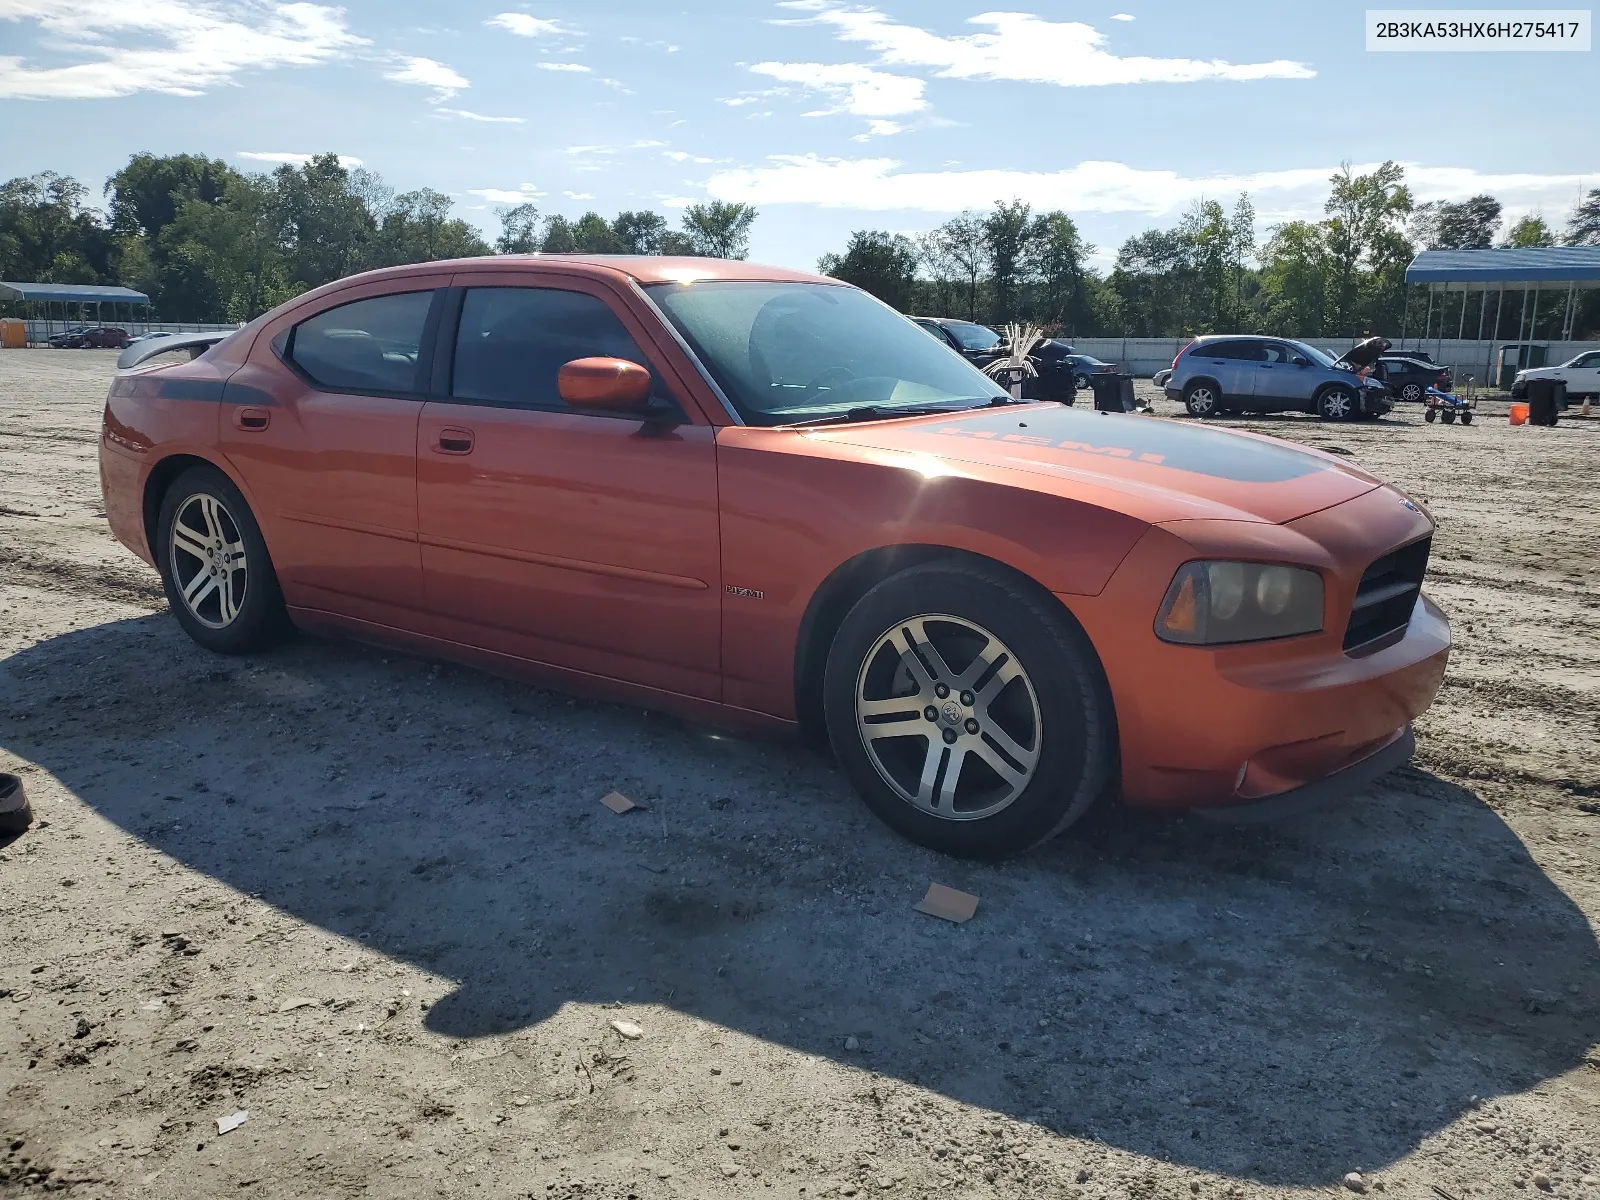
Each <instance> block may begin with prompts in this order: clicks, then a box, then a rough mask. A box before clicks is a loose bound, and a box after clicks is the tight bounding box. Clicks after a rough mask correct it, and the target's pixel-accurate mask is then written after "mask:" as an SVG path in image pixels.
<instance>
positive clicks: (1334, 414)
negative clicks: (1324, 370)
mask: <svg viewBox="0 0 1600 1200" xmlns="http://www.w3.org/2000/svg"><path fill="white" fill-rule="evenodd" d="M1359 410H1360V402H1359V401H1358V400H1357V399H1356V394H1355V391H1354V390H1353V389H1352V388H1348V387H1345V385H1344V384H1342V383H1336V384H1334V385H1333V386H1332V387H1330V388H1327V389H1325V390H1324V391H1323V392H1322V393H1321V394H1320V395H1318V396H1317V412H1318V413H1319V414H1320V415H1321V417H1322V419H1323V420H1324V421H1349V420H1351V419H1353V418H1354V417H1355V416H1356V414H1357V413H1358V412H1359Z"/></svg>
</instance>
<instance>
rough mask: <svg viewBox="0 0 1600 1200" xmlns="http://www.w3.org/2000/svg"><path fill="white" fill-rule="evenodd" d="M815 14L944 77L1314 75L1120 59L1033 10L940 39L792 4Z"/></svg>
mask: <svg viewBox="0 0 1600 1200" xmlns="http://www.w3.org/2000/svg"><path fill="white" fill-rule="evenodd" d="M789 7H793V8H799V9H801V10H802V11H810V12H815V13H816V15H815V16H814V17H809V18H806V19H805V22H804V23H808V24H812V23H815V24H824V25H831V26H833V28H834V30H835V31H836V34H837V36H838V37H839V38H840V40H842V41H847V42H860V43H862V44H864V45H867V46H870V47H871V48H872V49H873V50H875V51H877V53H878V63H879V65H887V66H902V67H929V68H933V69H934V73H935V74H936V75H939V76H941V77H943V78H946V79H1010V80H1019V81H1023V82H1030V83H1054V84H1059V85H1060V86H1062V87H1094V86H1099V85H1103V84H1113V83H1192V82H1194V81H1196V80H1201V79H1230V80H1250V79H1309V78H1311V77H1312V76H1313V75H1315V74H1316V72H1314V71H1313V70H1312V69H1311V68H1310V67H1308V66H1306V65H1305V64H1304V63H1300V62H1292V61H1289V60H1286V59H1278V60H1275V61H1273V62H1262V63H1230V62H1224V61H1222V60H1221V59H1211V60H1209V61H1207V60H1201V59H1192V58H1146V57H1129V58H1121V57H1118V56H1117V55H1115V54H1112V53H1111V52H1110V51H1108V50H1107V49H1106V48H1105V44H1106V36H1105V34H1103V33H1100V32H1099V31H1098V30H1096V29H1095V28H1094V27H1093V26H1092V25H1085V24H1084V23H1083V22H1081V21H1046V20H1043V19H1041V18H1040V17H1037V16H1034V15H1033V14H1032V13H1018V12H987V13H980V14H979V15H978V16H975V17H971V18H969V19H968V22H967V23H968V24H970V25H979V26H987V27H988V29H989V30H990V31H991V32H988V33H972V34H965V35H960V36H955V37H941V36H939V35H938V34H935V33H930V32H929V31H928V30H926V29H919V28H918V27H917V26H915V25H903V24H901V23H899V22H897V21H895V20H893V19H891V18H890V17H888V16H886V15H884V14H883V13H881V12H879V11H877V10H876V9H873V8H838V7H833V6H828V5H816V4H804V5H790V6H789Z"/></svg>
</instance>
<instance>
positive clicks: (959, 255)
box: [933, 212, 989, 321]
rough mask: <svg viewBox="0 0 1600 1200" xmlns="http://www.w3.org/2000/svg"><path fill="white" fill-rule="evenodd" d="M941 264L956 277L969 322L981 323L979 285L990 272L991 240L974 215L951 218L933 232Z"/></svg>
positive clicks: (977, 217) (979, 219)
mask: <svg viewBox="0 0 1600 1200" xmlns="http://www.w3.org/2000/svg"><path fill="white" fill-rule="evenodd" d="M933 242H934V245H935V247H936V248H937V249H936V254H937V256H938V261H939V262H940V263H941V264H943V266H944V267H945V269H946V270H948V271H949V272H950V274H951V276H952V277H953V279H954V281H955V284H956V287H957V288H958V289H959V300H960V303H961V305H962V306H963V307H964V308H965V309H966V317H967V320H969V321H976V320H977V319H978V295H979V284H980V282H981V281H982V280H983V278H984V276H985V275H986V274H987V273H988V270H989V239H988V235H987V234H986V233H985V232H984V228H983V218H982V217H980V216H979V215H978V214H977V213H974V212H964V213H962V214H961V215H960V216H958V217H951V218H950V219H949V220H948V221H946V222H945V223H944V224H943V225H941V226H939V227H938V228H937V229H935V230H934V231H933Z"/></svg>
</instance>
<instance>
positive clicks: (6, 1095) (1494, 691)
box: [0, 351, 1600, 1200]
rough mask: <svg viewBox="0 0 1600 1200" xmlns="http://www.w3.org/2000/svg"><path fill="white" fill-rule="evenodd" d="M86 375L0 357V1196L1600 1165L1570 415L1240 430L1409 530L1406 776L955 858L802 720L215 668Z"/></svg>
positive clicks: (420, 669)
mask: <svg viewBox="0 0 1600 1200" xmlns="http://www.w3.org/2000/svg"><path fill="white" fill-rule="evenodd" d="M113 358H114V356H113V355H112V354H111V353H109V352H105V353H102V352H95V351H85V352H50V351H4V352H0V768H3V769H5V770H11V771H20V772H21V773H22V775H23V778H24V779H25V781H26V785H27V788H28V791H29V794H30V795H31V796H32V797H33V802H34V806H35V809H36V811H37V813H38V816H39V817H40V818H41V819H40V820H39V821H38V823H37V824H36V825H35V826H34V828H33V829H31V830H30V831H29V832H28V833H26V834H24V835H22V836H21V837H19V838H16V839H15V840H13V841H11V842H10V843H9V844H5V845H0V1136H3V1140H0V1195H5V1196H11V1195H33V1194H36V1193H39V1192H44V1191H47V1190H50V1189H52V1188H53V1189H57V1190H60V1191H65V1192H67V1193H68V1194H70V1195H73V1196H104V1197H112V1196H115V1197H145V1196H148V1197H174V1198H180V1200H188V1198H200V1197H218V1196H234V1195H238V1196H254V1197H284V1198H289V1197H295V1198H300V1197H323V1196H356V1195H363V1196H373V1197H414V1196H425V1195H437V1196H452V1197H454V1196H463V1197H466V1196H470V1197H478V1196H487V1197H515V1196H534V1197H615V1198H617V1200H622V1198H624V1197H637V1198H640V1200H643V1198H645V1197H650V1198H655V1197H663V1198H667V1197H706V1196H709V1197H721V1196H769V1195H770V1196H778V1197H787V1198H789V1200H812V1198H814V1197H819V1196H858V1195H859V1196H863V1197H865V1196H871V1195H876V1194H878V1193H879V1192H880V1191H881V1192H887V1193H889V1194H890V1195H891V1196H900V1195H904V1196H913V1197H940V1198H943V1197H950V1196H954V1197H974V1198H977V1197H997V1196H1006V1197H1010V1196H1018V1197H1022V1196H1026V1197H1052V1198H1054V1197H1080V1196H1081V1197H1108V1198H1109V1197H1180V1196H1181V1197H1187V1196H1194V1195H1199V1196H1205V1197H1219V1196H1232V1197H1261V1196H1285V1195H1304V1194H1323V1195H1326V1194H1334V1193H1338V1194H1346V1189H1347V1188H1351V1189H1353V1190H1361V1189H1365V1190H1366V1191H1367V1192H1368V1193H1369V1194H1370V1193H1377V1192H1382V1193H1384V1194H1387V1195H1391V1196H1402V1197H1412V1196H1415V1197H1424V1198H1426V1200H1435V1197H1454V1198H1458V1200H1459V1198H1462V1197H1466V1196H1480V1197H1503V1196H1512V1195H1517V1194H1524V1195H1532V1194H1534V1193H1535V1192H1536V1191H1537V1190H1539V1189H1546V1190H1549V1191H1552V1192H1554V1193H1555V1194H1557V1195H1568V1196H1592V1197H1600V1180H1597V1176H1600V1049H1597V1046H1596V1043H1597V1041H1600V986H1597V979H1600V974H1597V967H1600V953H1597V944H1596V928H1595V921H1596V916H1597V914H1600V853H1597V847H1596V842H1597V840H1600V838H1597V837H1596V834H1597V831H1600V802H1597V798H1600V752H1597V750H1596V748H1595V741H1594V738H1595V736H1596V732H1597V709H1596V708H1592V707H1591V703H1592V702H1593V701H1594V700H1595V699H1596V696H1597V693H1600V636H1597V634H1596V631H1595V629H1594V627H1593V625H1594V622H1595V620H1596V613H1595V606H1594V603H1593V601H1592V599H1591V596H1592V595H1593V594H1594V585H1595V584H1596V583H1600V551H1597V549H1596V547H1597V546H1600V538H1597V535H1600V505H1597V501H1596V498H1595V494H1594V490H1593V481H1594V478H1595V476H1594V469H1593V464H1594V461H1595V458H1596V454H1597V451H1600V438H1597V434H1600V421H1594V422H1589V423H1583V422H1577V421H1573V422H1569V423H1563V424H1562V425H1561V426H1559V427H1557V428H1555V429H1512V428H1509V427H1508V425H1507V424H1506V421H1505V418H1504V415H1503V414H1504V408H1503V406H1499V407H1495V408H1493V409H1492V411H1491V409H1490V408H1488V407H1486V409H1485V410H1484V412H1483V414H1482V420H1481V422H1480V423H1479V424H1478V425H1475V426H1474V427H1472V428H1470V429H1463V428H1461V427H1459V426H1457V427H1444V426H1438V425H1425V424H1423V422H1422V420H1421V417H1420V413H1419V412H1417V411H1416V410H1415V409H1410V410H1407V411H1404V412H1401V413H1399V414H1397V415H1396V416H1394V417H1392V418H1390V419H1387V420H1384V421H1382V422H1378V423H1374V424H1357V425H1347V426H1329V425H1325V424H1322V423H1320V422H1318V421H1316V420H1313V419H1309V418H1301V417H1295V416H1287V417H1280V418H1264V419H1258V420H1254V421H1251V422H1249V424H1250V425H1251V426H1252V427H1254V428H1259V429H1265V430H1268V431H1270V432H1272V433H1275V434H1278V435H1280V436H1283V437H1288V438H1293V439H1296V440H1299V441H1303V442H1307V443H1311V444H1315V445H1319V446H1322V447H1323V448H1325V449H1332V450H1334V451H1335V452H1341V453H1350V454H1351V455H1353V456H1354V458H1356V459H1357V460H1359V461H1360V462H1362V463H1363V464H1364V465H1366V466H1368V467H1370V468H1372V469H1373V470H1375V471H1377V472H1378V473H1379V474H1380V475H1383V476H1386V477H1388V478H1392V479H1394V480H1396V481H1397V482H1398V483H1400V484H1401V485H1403V486H1405V487H1407V488H1408V489H1410V490H1412V491H1413V492H1414V493H1415V494H1417V495H1418V496H1419V497H1421V498H1422V499H1424V500H1425V501H1426V502H1427V503H1428V504H1429V505H1430V506H1431V507H1432V509H1433V511H1434V513H1435V515H1436V516H1437V517H1438V519H1439V522H1440V530H1439V535H1438V538H1437V540H1436V545H1437V551H1436V557H1435V565H1434V569H1433V572H1432V577H1433V581H1432V584H1431V586H1430V591H1431V593H1432V594H1433V595H1434V596H1435V598H1436V599H1437V600H1438V601H1439V602H1440V603H1441V604H1442V605H1443V606H1444V607H1445V608H1446V609H1447V610H1448V611H1449V612H1450V614H1451V616H1452V618H1453V620H1454V622H1455V629H1456V633H1457V636H1458V650H1457V652H1456V655H1455V657H1454V659H1453V660H1452V663H1451V669H1450V674H1449V676H1448V678H1447V680H1446V683H1445V689H1444V692H1443V694H1442V696H1441V698H1440V702H1439V703H1438V705H1437V706H1436V707H1435V708H1434V709H1433V710H1432V712H1430V713H1429V714H1428V715H1427V716H1426V717H1425V718H1424V720H1423V721H1422V723H1421V727H1420V729H1419V741H1420V748H1419V756H1418V761H1417V764H1416V766H1415V767H1414V768H1411V769H1408V770H1406V771H1404V772H1401V773H1399V774H1398V775H1396V776H1393V777H1391V778H1390V779H1389V780H1387V781H1386V782H1385V784H1384V785H1383V786H1381V787H1380V788H1378V789H1377V790H1376V791H1375V792H1374V794H1373V795H1372V796H1371V797H1370V798H1367V799H1364V800H1361V801H1358V802H1353V803H1351V804H1350V805H1348V806H1347V807H1344V808H1341V809H1338V810H1336V811H1332V812H1328V813H1324V814H1320V815H1317V816H1315V817H1309V818H1304V819H1302V820H1300V821H1298V822H1296V823H1293V824H1286V825H1283V826H1279V827H1275V828H1271V829H1267V830H1254V831H1247V832H1240V831H1235V830H1228V829H1217V828H1210V827H1205V826H1203V825H1202V824H1200V823H1197V822H1191V821H1187V820H1181V819H1152V818H1146V817H1139V816H1136V815H1133V814H1129V813H1126V812H1122V811H1120V810H1114V809H1113V810H1108V811H1104V812H1101V813H1099V814H1098V815H1097V816H1096V817H1095V818H1094V819H1092V820H1091V822H1090V823H1089V824H1088V826H1087V827H1086V828H1084V829H1082V830H1081V831H1080V832H1078V833H1077V834H1076V835H1075V836H1072V837H1069V838H1067V839H1063V840H1059V841H1057V842H1056V843H1053V844H1052V845H1051V846H1049V847H1047V848H1046V849H1045V850H1043V851H1042V852H1039V853H1037V854H1035V855H1033V856H1031V857H1029V858H1027V859H1024V860H1022V861H1017V862H1011V863H1006V864H1002V865H998V866H981V865H973V864H964V863H957V862H952V861H949V860H945V859H941V858H939V857H937V856H935V855H933V854H930V853H927V852H925V851H922V850H919V849H917V848H916V847H913V846H909V845H907V844H905V843H904V842H901V841H899V840H897V839H896V838H895V837H893V836H892V835H891V834H889V833H888V832H887V831H886V830H885V829H884V828H882V827H881V826H880V825H878V824H877V823H876V822H874V821H873V820H871V819H870V818H869V817H868V816H867V814H866V812H865V811H864V809H863V808H862V807H861V805H860V804H859V803H858V802H857V801H856V800H855V799H854V798H853V796H852V795H851V794H850V792H849V790H848V788H847V787H846V785H845V783H844V781H843V780H842V778H841V777H840V776H839V775H838V774H837V773H836V772H835V771H834V770H833V769H832V768H831V767H830V765H829V764H828V763H827V762H826V761H825V760H824V759H823V758H821V757H819V756H817V755H815V754H813V753H811V752H808V751H806V750H804V749H801V748H798V747H794V746H788V745H782V744H771V743H761V742H753V741H744V740H740V739H737V738H733V737H730V736H727V735H721V734H718V733H716V732H715V731H712V730H708V729H704V728H699V727H695V726H691V725H687V724H684V723H681V722H678V721H675V720H671V719H667V718H664V717H661V716H653V715H650V714H648V713H644V712H641V711H638V710H635V709H631V708H626V707H620V706H610V705H601V704H593V703H588V702H584V701H573V700H569V699H566V698H564V697H561V696H559V695H556V694H553V693H545V692H540V691H536V690H533V689H530V688H527V687H523V686H519V685H514V684H510V683H507V682H504V681H500V680H497V679H492V678H489V677H486V676H483V675H479V674H475V673H473V672H471V671H467V670H462V669H457V668H454V667H449V666H438V665H434V664H430V663H427V662H422V661H417V660H412V659H409V658H404V657H400V656H396V655H394V654H392V653H387V654H386V653H385V652H381V651H374V650H368V649H364V648H361V647H358V646H348V645H338V644H328V643H323V642H318V641H313V640H310V639H305V638H301V639H298V640H294V641H291V642H290V643H288V644H287V645H285V646H284V647H283V648H281V649H279V650H277V651H275V652H273V653H271V654H268V655H265V656H262V657H259V658H253V659H224V658H219V657H214V656H210V655H208V654H206V653H205V652H203V651H201V650H200V649H199V648H197V647H196V646H194V645H193V644H191V643H190V642H189V641H188V639H187V638H186V637H184V636H183V634H182V633H181V632H180V631H179V629H178V626H177V624H176V623H175V622H174V621H173V620H172V619H171V618H170V616H169V615H168V614H167V613H166V612H165V611H164V609H165V604H164V601H163V599H162V596H161V591H160V588H159V585H158V583H157V581H156V579H155V576H154V574H153V573H152V572H151V571H150V570H149V569H148V568H146V567H145V566H144V565H143V564H142V563H139V562H138V561H137V560H135V559H134V558H133V556H132V555H130V554H128V553H127V552H126V551H124V550H123V549H122V548H121V547H119V546H117V545H115V544H114V543H113V542H112V540H111V538H110V536H109V535H108V533H107V532H106V528H105V521H104V518H103V516H102V512H101V507H100V496H99V488H98V481H97V477H96V473H95V440H96V430H97V425H98V419H99V411H100V404H101V400H102V398H103V396H104V393H105V388H106V383H107V380H108V378H109V376H110V375H111V373H112V370H113V365H112V364H113ZM1158 408H1160V410H1161V411H1162V413H1163V414H1165V415H1167V416H1171V415H1172V414H1173V406H1171V405H1169V404H1167V403H1166V402H1165V401H1164V400H1162V401H1160V402H1159V403H1158ZM1185 419H1186V418H1185ZM614 789H615V790H620V791H622V792H624V793H626V794H627V795H629V796H631V797H633V798H634V799H636V800H638V801H640V802H641V803H643V804H645V805H647V806H648V807H647V808H646V809H645V810H643V811H634V812H630V813H628V814H626V815H625V816H615V815H613V814H612V813H611V812H609V811H608V810H607V809H605V808H603V807H602V806H601V805H600V803H599V800H600V798H601V797H602V796H604V795H605V794H606V793H608V792H610V791H612V790H614ZM930 881H938V882H942V883H946V884H949V885H952V886H955V887H959V888H963V889H965V890H968V891H971V892H974V893H976V894H977V895H978V896H979V897H981V904H980V907H979V910H978V915H977V917H976V918H975V919H974V920H972V921H970V922H969V923H967V924H965V925H961V926H954V925H948V924H945V923H943V922H940V921H938V920H935V919H933V918H930V917H927V916H923V915H921V914H919V913H916V912H913V911H912V909H911V905H912V904H913V902H915V901H916V900H917V899H918V898H919V897H920V896H921V894H922V893H923V891H924V890H925V889H926V887H927V885H928V883H929V882H930ZM614 1021H616V1022H625V1023H626V1022H631V1023H633V1024H635V1025H637V1026H638V1027H639V1028H640V1029H642V1036H641V1037H639V1038H637V1039H630V1038H626V1037H624V1036H622V1035H620V1034H619V1033H618V1032H616V1031H615V1030H614V1029H613V1028H612V1027H611V1023H612V1022H614ZM625 1028H627V1029H628V1032H629V1033H632V1032H635V1031H634V1030H633V1029H632V1028H628V1027H627V1026H625ZM236 1112H247V1113H248V1119H247V1120H246V1121H245V1122H244V1124H242V1125H241V1126H239V1127H238V1128H236V1129H233V1130H232V1131H230V1132H228V1133H226V1134H219V1132H218V1128H219V1127H218V1124H217V1122H218V1119H219V1118H227V1117H229V1116H230V1115H231V1114H234V1113H236ZM1350 1172H1359V1173H1360V1176H1361V1177H1360V1178H1359V1179H1358V1178H1354V1177H1351V1178H1349V1179H1348V1181H1347V1179H1346V1177H1347V1175H1348V1174H1349V1173H1350ZM1517 1189H1524V1190H1523V1191H1522V1192H1521V1193H1519V1192H1518V1191H1517Z"/></svg>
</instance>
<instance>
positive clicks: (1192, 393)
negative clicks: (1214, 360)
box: [1183, 380, 1222, 417]
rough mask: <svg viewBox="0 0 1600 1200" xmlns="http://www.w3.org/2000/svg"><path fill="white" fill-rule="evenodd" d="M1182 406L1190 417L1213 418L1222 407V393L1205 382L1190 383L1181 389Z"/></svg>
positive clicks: (1214, 386) (1214, 385)
mask: <svg viewBox="0 0 1600 1200" xmlns="http://www.w3.org/2000/svg"><path fill="white" fill-rule="evenodd" d="M1183 406H1184V407H1185V408H1187V409H1188V410H1189V415H1190V416H1191V417H1214V416H1216V415H1217V412H1218V410H1219V409H1220V408H1221V407H1222V393H1221V392H1220V391H1219V390H1218V389H1217V385H1216V384H1214V383H1210V382H1207V381H1205V380H1202V381H1200V382H1199V383H1191V384H1190V385H1189V386H1188V387H1186V388H1184V389H1183Z"/></svg>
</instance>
